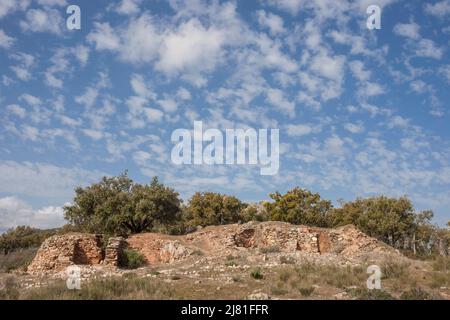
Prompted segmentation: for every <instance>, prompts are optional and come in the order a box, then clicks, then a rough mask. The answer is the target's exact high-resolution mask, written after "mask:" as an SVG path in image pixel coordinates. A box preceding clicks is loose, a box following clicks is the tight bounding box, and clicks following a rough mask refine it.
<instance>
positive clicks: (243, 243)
mask: <svg viewBox="0 0 450 320" xmlns="http://www.w3.org/2000/svg"><path fill="white" fill-rule="evenodd" d="M234 243H235V244H236V246H238V247H244V248H250V247H253V246H254V245H255V229H245V230H243V231H242V232H240V233H237V234H235V235H234Z"/></svg>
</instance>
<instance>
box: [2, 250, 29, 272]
mask: <svg viewBox="0 0 450 320" xmlns="http://www.w3.org/2000/svg"><path fill="white" fill-rule="evenodd" d="M36 252H37V248H27V249H18V250H15V251H12V252H10V253H8V254H5V255H0V272H9V271H12V270H22V271H25V269H26V268H27V267H28V265H29V264H30V263H31V261H32V260H33V258H34V256H35V255H36Z"/></svg>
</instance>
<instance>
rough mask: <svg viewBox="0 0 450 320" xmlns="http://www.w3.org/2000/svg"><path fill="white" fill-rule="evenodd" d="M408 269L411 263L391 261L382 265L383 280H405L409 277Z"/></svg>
mask: <svg viewBox="0 0 450 320" xmlns="http://www.w3.org/2000/svg"><path fill="white" fill-rule="evenodd" d="M408 269H409V263H407V262H397V261H394V260H392V259H390V260H387V261H385V262H384V263H383V264H382V266H381V275H382V277H383V279H403V278H406V277H408V275H409V273H408Z"/></svg>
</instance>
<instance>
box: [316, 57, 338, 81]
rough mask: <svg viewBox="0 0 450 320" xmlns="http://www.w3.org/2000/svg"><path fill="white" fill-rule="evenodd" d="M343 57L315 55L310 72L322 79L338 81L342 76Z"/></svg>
mask: <svg viewBox="0 0 450 320" xmlns="http://www.w3.org/2000/svg"><path fill="white" fill-rule="evenodd" d="M344 64H345V57H344V56H335V57H330V56H328V55H326V54H319V55H316V56H315V57H314V58H313V60H312V63H311V70H313V71H315V72H317V73H318V74H319V75H321V76H322V77H325V78H328V79H331V80H334V81H340V80H341V79H342V77H343V74H344Z"/></svg>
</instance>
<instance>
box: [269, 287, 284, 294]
mask: <svg viewBox="0 0 450 320" xmlns="http://www.w3.org/2000/svg"><path fill="white" fill-rule="evenodd" d="M270 293H271V294H273V295H274V296H282V295H285V294H287V293H288V290H286V289H284V288H280V287H272V288H270Z"/></svg>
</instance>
